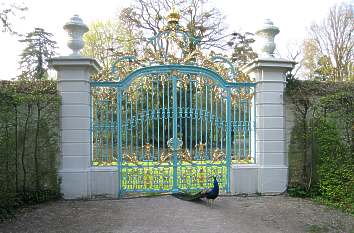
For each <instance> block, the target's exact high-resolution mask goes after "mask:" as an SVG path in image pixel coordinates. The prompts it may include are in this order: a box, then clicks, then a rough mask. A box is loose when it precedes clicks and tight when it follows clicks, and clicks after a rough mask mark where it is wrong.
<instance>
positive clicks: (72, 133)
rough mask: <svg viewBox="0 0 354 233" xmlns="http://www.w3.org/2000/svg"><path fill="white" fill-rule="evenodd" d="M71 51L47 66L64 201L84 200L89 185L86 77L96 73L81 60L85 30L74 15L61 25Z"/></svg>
mask: <svg viewBox="0 0 354 233" xmlns="http://www.w3.org/2000/svg"><path fill="white" fill-rule="evenodd" d="M64 29H65V30H66V31H68V33H69V36H70V39H69V41H68V46H69V47H70V48H71V49H72V50H73V53H72V54H71V55H69V56H60V57H55V58H53V59H51V60H50V65H51V67H53V68H54V69H55V70H56V71H57V78H58V90H59V94H60V96H61V109H60V157H59V160H60V167H59V176H60V177H61V193H63V194H64V198H65V199H73V198H87V197H90V195H91V191H90V188H91V185H90V176H89V175H90V174H89V173H90V162H91V159H90V155H91V153H90V152H91V143H90V142H91V139H90V137H91V136H90V135H91V134H90V122H91V119H90V76H91V75H92V74H93V73H94V72H97V71H98V70H99V64H98V63H97V61H96V60H94V59H92V58H87V57H82V56H81V55H80V53H79V51H80V50H81V49H82V48H83V46H84V43H83V41H82V35H83V34H84V33H85V32H87V31H88V28H87V26H86V25H85V24H83V22H82V20H81V19H80V18H79V17H78V16H77V15H75V16H74V17H72V18H71V19H70V21H69V22H68V23H67V24H65V26H64Z"/></svg>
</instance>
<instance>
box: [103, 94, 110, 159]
mask: <svg viewBox="0 0 354 233" xmlns="http://www.w3.org/2000/svg"><path fill="white" fill-rule="evenodd" d="M104 104H105V134H106V138H105V140H104V141H105V143H106V161H105V162H108V143H109V138H108V137H109V131H108V128H109V124H108V119H109V114H108V110H109V109H108V96H106V99H105V103H104Z"/></svg>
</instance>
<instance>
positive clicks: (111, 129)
mask: <svg viewBox="0 0 354 233" xmlns="http://www.w3.org/2000/svg"><path fill="white" fill-rule="evenodd" d="M111 98H112V99H111V102H110V105H111V109H110V111H111V120H110V133H111V154H110V162H113V160H114V156H113V155H114V115H113V112H114V111H113V103H114V101H113V95H112V97H111Z"/></svg>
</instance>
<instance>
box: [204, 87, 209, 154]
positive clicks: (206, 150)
mask: <svg viewBox="0 0 354 233" xmlns="http://www.w3.org/2000/svg"><path fill="white" fill-rule="evenodd" d="M205 83H206V84H205V114H204V117H205V155H208V147H209V143H208V83H207V82H205Z"/></svg>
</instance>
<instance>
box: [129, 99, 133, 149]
mask: <svg viewBox="0 0 354 233" xmlns="http://www.w3.org/2000/svg"><path fill="white" fill-rule="evenodd" d="M132 95H133V92H132V93H131V94H130V99H129V101H130V156H133V101H132Z"/></svg>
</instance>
